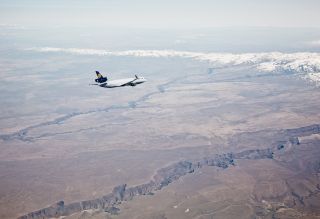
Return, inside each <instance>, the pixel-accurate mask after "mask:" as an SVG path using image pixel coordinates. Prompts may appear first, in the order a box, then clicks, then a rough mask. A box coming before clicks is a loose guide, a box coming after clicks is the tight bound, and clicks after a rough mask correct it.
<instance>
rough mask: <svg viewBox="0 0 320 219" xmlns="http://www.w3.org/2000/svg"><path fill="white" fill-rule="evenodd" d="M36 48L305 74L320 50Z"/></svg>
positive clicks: (315, 67)
mask: <svg viewBox="0 0 320 219" xmlns="http://www.w3.org/2000/svg"><path fill="white" fill-rule="evenodd" d="M28 50H32V51H38V52H62V53H69V54H75V55H97V56H133V57H155V58H158V57H166V58H170V57H180V58H190V59H193V60H198V61H205V62H209V63H211V64H213V65H216V66H230V65H252V66H255V67H256V68H257V69H258V70H259V71H265V72H292V73H302V74H304V75H308V74H310V73H313V74H315V73H318V72H320V53H310V52H301V53H281V52H268V53H237V54H236V53H201V52H186V51H174V50H127V51H108V50H96V49H78V48H53V47H43V48H31V49H28ZM309 80H312V81H320V78H319V77H315V76H310V77H309Z"/></svg>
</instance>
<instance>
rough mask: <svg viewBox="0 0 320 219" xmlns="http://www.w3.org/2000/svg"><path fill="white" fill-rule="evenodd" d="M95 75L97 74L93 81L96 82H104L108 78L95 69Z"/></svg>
mask: <svg viewBox="0 0 320 219" xmlns="http://www.w3.org/2000/svg"><path fill="white" fill-rule="evenodd" d="M96 75H97V79H95V82H97V83H104V82H106V81H107V80H108V78H107V77H103V76H102V74H100V72H98V71H96Z"/></svg>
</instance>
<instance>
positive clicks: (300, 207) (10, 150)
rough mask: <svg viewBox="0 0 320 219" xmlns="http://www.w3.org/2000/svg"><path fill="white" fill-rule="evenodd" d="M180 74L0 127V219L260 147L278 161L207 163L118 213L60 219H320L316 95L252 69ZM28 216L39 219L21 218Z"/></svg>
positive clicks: (120, 206)
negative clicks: (186, 164) (173, 167)
mask: <svg viewBox="0 0 320 219" xmlns="http://www.w3.org/2000/svg"><path fill="white" fill-rule="evenodd" d="M182 66H184V67H181V69H174V71H179V72H180V73H179V74H180V75H181V74H183V75H182V76H181V77H180V76H179V74H177V75H178V76H179V77H175V78H173V77H171V78H170V77H168V79H167V80H166V79H162V80H160V79H159V80H157V78H156V77H155V78H154V79H153V80H152V79H151V80H150V81H148V83H146V84H145V85H140V86H139V87H136V88H137V89H136V88H120V90H119V89H114V90H112V91H105V90H99V92H100V93H102V92H108V93H107V94H105V95H104V96H99V97H96V98H95V99H91V98H88V99H83V100H81V99H75V100H74V101H73V102H72V104H74V105H75V106H76V105H77V104H78V105H79V106H80V105H81V107H82V108H81V109H82V111H80V112H79V111H76V112H74V113H73V114H66V115H58V114H54V113H52V114H50V115H47V116H41V115H39V116H37V115H29V116H28V117H26V118H20V120H18V121H20V122H17V120H13V119H10V118H8V119H2V125H1V133H2V135H1V139H0V149H1V154H0V156H1V160H0V179H1V180H0V218H17V217H19V216H23V215H28V213H31V212H35V211H37V210H39V209H43V208H46V207H48V206H51V205H53V204H54V203H57V202H58V201H60V200H64V203H65V205H67V204H68V203H74V202H81V201H85V200H94V199H98V198H101V197H103V196H104V195H107V194H110V193H111V192H112V189H113V188H114V187H115V186H118V185H121V184H126V185H127V186H128V187H132V186H136V185H142V184H145V183H148V182H149V181H150V180H152V179H153V177H154V176H155V175H156V173H157V171H158V170H160V169H163V168H165V167H167V166H170V165H172V164H175V163H177V162H179V161H194V160H200V159H203V158H204V157H206V156H211V155H215V154H219V155H222V154H226V153H232V154H238V153H241V152H248V151H250V150H258V149H260V150H263V149H272V150H273V151H272V153H273V154H272V157H268V158H266V157H254V156H251V155H248V157H245V156H242V157H241V158H235V159H234V164H233V165H228V166H227V167H225V168H224V167H220V166H217V165H213V166H210V165H209V166H203V167H201V168H198V169H195V170H194V171H190V172H187V173H185V174H181V175H179V177H175V178H173V179H172V180H171V181H170V183H168V185H165V186H163V187H161V189H155V190H153V191H152V193H148V194H146V195H135V196H134V197H132V199H130V200H121V201H118V202H117V203H116V205H114V208H116V211H105V209H101V208H100V207H97V208H92V209H87V210H83V211H79V212H75V213H72V214H68V215H57V217H60V218H66V219H67V218H68V219H71V218H72V219H76V218H82V219H85V218H115V219H116V218H119V219H120V218H121V219H122V218H157V219H158V218H159V219H160V218H163V219H164V218H168V219H170V218H198V219H200V218H201V219H205V218H206V219H207V218H320V210H319V209H320V135H319V134H320V130H319V124H320V113H319V112H320V102H319V97H320V90H319V88H317V87H316V86H315V85H313V84H309V83H307V82H305V81H303V80H301V79H298V78H295V77H293V76H292V75H282V74H272V73H270V74H262V73H261V74H259V73H256V72H255V70H254V69H251V68H249V67H248V68H247V67H245V66H242V67H234V69H233V68H226V69H219V70H215V71H214V73H213V74H207V73H206V71H205V70H204V67H203V66H201V68H199V69H201V71H200V70H199V72H197V70H195V69H196V68H195V67H194V64H193V63H186V64H185V65H182ZM202 70H203V71H202ZM172 71H173V70H172ZM188 71H189V72H188ZM181 72H183V73H181ZM168 74H169V73H168ZM121 89H122V90H121ZM128 91H129V92H130V93H129V94H128V95H125V94H127V93H128ZM112 95H116V96H117V98H114V96H112ZM70 101H71V100H70ZM101 102H103V105H102V106H101V107H99V108H95V109H94V110H92V107H93V106H94V105H97V104H98V103H101ZM67 103H68V100H65V101H64V103H61V105H63V104H65V105H67ZM311 125H314V126H313V130H311V131H310V130H307V131H306V130H304V129H303V127H310V126H311ZM288 130H289V131H288ZM290 130H291V131H290ZM292 130H293V131H292ZM110 212H111V213H110ZM47 216H48V215H46V212H42V213H41V215H40V216H39V218H40V217H47ZM32 217H33V218H37V217H38V216H36V215H35V214H34V215H32V214H29V215H28V216H26V218H32ZM48 217H49V216H48Z"/></svg>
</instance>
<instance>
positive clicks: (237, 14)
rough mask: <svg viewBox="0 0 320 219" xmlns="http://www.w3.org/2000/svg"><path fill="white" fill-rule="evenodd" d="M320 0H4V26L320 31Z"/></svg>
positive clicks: (0, 14)
mask: <svg viewBox="0 0 320 219" xmlns="http://www.w3.org/2000/svg"><path fill="white" fill-rule="evenodd" d="M319 8H320V0H86V1H85V0H1V1H0V24H2V25H3V24H10V25H12V24H15V25H23V26H111V27H112V26H114V27H119V26H120V27H148V28H150V27H152V28H157V27H160V28H166V27H168V28H177V27H181V28H194V27H221V26H222V27H223V26H250V27H251V26H272V27H320V13H319Z"/></svg>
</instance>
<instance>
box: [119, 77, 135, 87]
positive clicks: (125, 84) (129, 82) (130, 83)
mask: <svg viewBox="0 0 320 219" xmlns="http://www.w3.org/2000/svg"><path fill="white" fill-rule="evenodd" d="M136 80H137V78H135V79H133V80H131V81H128V82H126V83H124V84H122V85H121V86H127V85H132V83H133V82H134V81H136Z"/></svg>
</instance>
